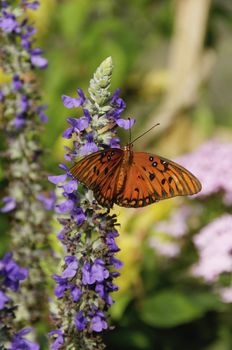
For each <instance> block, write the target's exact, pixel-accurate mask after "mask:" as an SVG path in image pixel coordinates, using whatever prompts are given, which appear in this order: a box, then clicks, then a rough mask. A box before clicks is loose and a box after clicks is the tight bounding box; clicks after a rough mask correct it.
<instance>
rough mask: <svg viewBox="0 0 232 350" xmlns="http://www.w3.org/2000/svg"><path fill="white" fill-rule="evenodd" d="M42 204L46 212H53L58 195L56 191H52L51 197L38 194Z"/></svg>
mask: <svg viewBox="0 0 232 350" xmlns="http://www.w3.org/2000/svg"><path fill="white" fill-rule="evenodd" d="M36 198H37V199H38V200H39V201H40V202H41V203H43V205H44V208H45V209H46V210H53V209H54V206H55V203H56V195H55V192H54V191H50V192H49V195H48V196H47V195H44V194H38V195H37V197H36Z"/></svg>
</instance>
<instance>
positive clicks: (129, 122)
mask: <svg viewBox="0 0 232 350" xmlns="http://www.w3.org/2000/svg"><path fill="white" fill-rule="evenodd" d="M115 122H116V124H117V125H118V126H120V128H124V129H130V128H131V127H132V126H133V125H134V124H135V119H122V118H118V119H116V120H115Z"/></svg>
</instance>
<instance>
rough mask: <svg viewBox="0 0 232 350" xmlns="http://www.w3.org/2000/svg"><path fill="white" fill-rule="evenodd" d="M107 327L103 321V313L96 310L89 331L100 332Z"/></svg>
mask: <svg viewBox="0 0 232 350" xmlns="http://www.w3.org/2000/svg"><path fill="white" fill-rule="evenodd" d="M107 328H108V325H107V323H106V320H105V316H104V313H103V312H102V311H101V310H98V311H97V312H96V314H95V315H94V316H93V318H92V320H91V329H92V330H93V331H94V332H102V331H103V329H107Z"/></svg>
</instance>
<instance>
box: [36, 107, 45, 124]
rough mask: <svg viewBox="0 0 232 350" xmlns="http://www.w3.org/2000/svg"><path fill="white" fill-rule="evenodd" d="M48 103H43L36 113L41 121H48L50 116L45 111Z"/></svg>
mask: <svg viewBox="0 0 232 350" xmlns="http://www.w3.org/2000/svg"><path fill="white" fill-rule="evenodd" d="M47 108H48V106H47V105H41V106H39V107H37V108H36V113H37V114H38V116H39V118H40V120H41V122H43V123H46V122H47V121H48V116H47V115H46V114H45V113H44V110H45V109H47Z"/></svg>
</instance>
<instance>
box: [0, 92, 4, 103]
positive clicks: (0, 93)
mask: <svg viewBox="0 0 232 350" xmlns="http://www.w3.org/2000/svg"><path fill="white" fill-rule="evenodd" d="M3 99H4V93H3V91H2V90H0V102H2V101H3Z"/></svg>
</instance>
